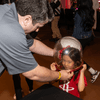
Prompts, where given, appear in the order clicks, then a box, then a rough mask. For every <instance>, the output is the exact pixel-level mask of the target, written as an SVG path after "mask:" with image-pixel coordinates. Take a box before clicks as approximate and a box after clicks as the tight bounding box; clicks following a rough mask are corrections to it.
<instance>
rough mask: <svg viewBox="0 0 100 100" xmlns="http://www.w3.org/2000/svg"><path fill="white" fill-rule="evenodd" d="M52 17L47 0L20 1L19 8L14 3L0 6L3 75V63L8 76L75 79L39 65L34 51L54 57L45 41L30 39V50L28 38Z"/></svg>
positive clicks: (42, 79)
mask: <svg viewBox="0 0 100 100" xmlns="http://www.w3.org/2000/svg"><path fill="white" fill-rule="evenodd" d="M52 14H53V11H52V9H51V7H50V5H49V3H48V2H47V0H18V1H17V2H16V6H15V4H14V3H12V4H11V5H8V4H5V5H0V15H1V16H0V65H1V66H0V72H1V71H3V70H4V66H3V65H2V63H4V64H5V65H6V67H7V71H8V72H9V74H11V75H14V74H20V73H22V74H23V75H24V76H25V77H27V78H29V79H31V80H37V81H52V80H57V79H61V80H66V79H69V78H71V77H72V76H73V73H70V71H66V70H62V71H60V72H56V71H51V70H49V69H47V68H45V67H43V66H40V65H39V64H38V63H37V62H36V60H35V59H34V57H33V55H32V54H31V52H35V53H38V54H41V55H45V56H53V49H51V48H49V47H47V46H46V45H45V44H43V43H42V42H40V41H38V40H35V39H34V40H30V44H31V46H30V47H29V48H28V44H27V39H26V35H27V34H28V33H30V32H32V31H36V32H38V31H39V28H40V27H43V26H44V25H45V24H46V23H47V22H48V21H51V20H52V19H53V15H52ZM25 34H26V35H25Z"/></svg>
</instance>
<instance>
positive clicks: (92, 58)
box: [0, 24, 100, 100]
mask: <svg viewBox="0 0 100 100" xmlns="http://www.w3.org/2000/svg"><path fill="white" fill-rule="evenodd" d="M60 30H61V34H62V36H69V35H71V32H68V31H67V30H66V26H61V27H60ZM51 34H52V32H51V29H50V25H49V24H48V25H45V26H44V27H43V28H41V29H40V32H39V33H38V36H39V37H40V38H41V41H42V42H43V43H45V44H46V45H48V46H49V47H51V48H53V47H54V45H55V43H54V42H50V41H49V39H50V37H51ZM96 36H97V37H96V38H95V39H94V41H92V42H91V44H90V45H89V46H87V47H86V48H85V50H84V56H83V59H84V60H85V61H86V62H87V63H88V64H89V65H90V66H91V67H93V68H94V69H96V70H100V38H99V36H100V35H99V34H97V33H96ZM34 56H35V59H36V60H37V62H38V63H39V64H40V65H42V66H46V67H47V68H49V65H50V63H52V62H53V61H54V60H53V58H52V57H45V56H40V55H37V54H34ZM85 75H86V78H87V82H88V86H87V87H86V88H85V90H84V91H83V92H82V93H80V94H81V98H82V99H83V100H100V76H99V77H98V79H97V81H96V82H95V83H93V84H92V83H91V82H90V78H91V76H90V73H89V72H88V71H86V72H85ZM45 83H48V82H37V81H34V82H33V87H34V89H37V88H38V87H40V86H42V85H43V84H45ZM21 85H22V89H23V91H24V94H25V95H27V94H28V86H27V83H26V81H25V78H24V76H22V75H21ZM53 85H54V86H56V87H57V86H58V83H54V84H53ZM13 94H14V87H13V81H12V76H11V75H9V74H8V73H7V72H6V71H5V72H4V74H3V75H2V76H1V77H0V100H13Z"/></svg>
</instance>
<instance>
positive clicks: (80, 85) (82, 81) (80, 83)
mask: <svg viewBox="0 0 100 100" xmlns="http://www.w3.org/2000/svg"><path fill="white" fill-rule="evenodd" d="M86 68H87V66H86V64H84V65H83V69H82V70H81V71H80V78H79V82H78V90H79V92H82V91H83V90H84V88H85V82H84V72H85V70H86Z"/></svg>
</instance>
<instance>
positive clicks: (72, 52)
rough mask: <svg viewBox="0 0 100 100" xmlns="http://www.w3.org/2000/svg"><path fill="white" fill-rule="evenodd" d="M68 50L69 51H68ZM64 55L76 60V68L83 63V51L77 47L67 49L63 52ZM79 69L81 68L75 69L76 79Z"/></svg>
mask: <svg viewBox="0 0 100 100" xmlns="http://www.w3.org/2000/svg"><path fill="white" fill-rule="evenodd" d="M66 51H68V53H66ZM63 55H68V56H69V57H70V58H71V59H72V60H73V61H74V66H75V68H76V67H79V66H80V65H81V64H82V55H81V52H80V51H79V50H78V49H76V48H73V47H69V48H67V49H65V50H64V51H63V52H62V55H61V56H63ZM79 71H80V70H77V71H75V73H74V75H75V78H74V80H75V79H76V78H77V76H78V73H79Z"/></svg>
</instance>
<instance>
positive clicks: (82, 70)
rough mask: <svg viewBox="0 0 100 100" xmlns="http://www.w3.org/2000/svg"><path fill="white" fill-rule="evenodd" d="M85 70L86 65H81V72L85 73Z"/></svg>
mask: <svg viewBox="0 0 100 100" xmlns="http://www.w3.org/2000/svg"><path fill="white" fill-rule="evenodd" d="M86 69H87V65H86V64H83V68H82V69H81V72H85V70H86Z"/></svg>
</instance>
